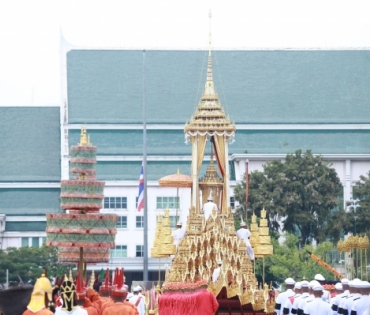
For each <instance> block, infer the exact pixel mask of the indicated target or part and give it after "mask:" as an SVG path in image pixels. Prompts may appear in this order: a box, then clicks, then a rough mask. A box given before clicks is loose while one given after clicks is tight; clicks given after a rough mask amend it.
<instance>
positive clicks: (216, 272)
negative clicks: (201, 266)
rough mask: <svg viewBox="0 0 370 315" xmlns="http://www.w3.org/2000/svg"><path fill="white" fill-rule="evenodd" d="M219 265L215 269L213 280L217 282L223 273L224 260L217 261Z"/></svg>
mask: <svg viewBox="0 0 370 315" xmlns="http://www.w3.org/2000/svg"><path fill="white" fill-rule="evenodd" d="M217 265H218V267H217V268H215V269H214V270H213V274H212V281H213V282H216V281H217V279H218V277H219V276H220V273H221V265H222V260H219V261H218V262H217Z"/></svg>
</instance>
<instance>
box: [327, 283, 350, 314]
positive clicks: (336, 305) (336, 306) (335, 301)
mask: <svg viewBox="0 0 370 315" xmlns="http://www.w3.org/2000/svg"><path fill="white" fill-rule="evenodd" d="M340 284H341V285H342V293H340V294H339V291H338V290H337V295H336V296H335V297H334V298H333V299H331V301H332V304H331V309H332V310H333V315H338V310H339V305H340V302H341V300H342V299H343V298H346V297H347V296H348V294H349V291H348V279H347V278H343V279H341V280H340Z"/></svg>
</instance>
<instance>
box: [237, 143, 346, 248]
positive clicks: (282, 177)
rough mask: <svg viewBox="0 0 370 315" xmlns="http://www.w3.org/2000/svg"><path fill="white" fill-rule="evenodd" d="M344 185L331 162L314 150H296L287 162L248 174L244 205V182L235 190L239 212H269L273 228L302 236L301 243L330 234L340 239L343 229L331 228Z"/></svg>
mask: <svg viewBox="0 0 370 315" xmlns="http://www.w3.org/2000/svg"><path fill="white" fill-rule="evenodd" d="M341 189H342V185H341V183H340V180H339V178H338V175H337V173H336V172H335V170H334V169H333V168H331V165H330V164H328V163H326V162H325V161H323V159H322V157H321V156H313V155H312V153H311V151H309V150H308V151H306V153H304V154H302V152H301V150H297V151H296V152H295V153H294V154H288V155H287V156H286V158H285V161H281V160H273V161H269V162H267V163H266V164H265V165H264V170H263V172H259V171H254V172H251V174H250V176H249V200H248V204H247V205H246V204H245V181H243V182H242V183H240V184H238V185H237V186H236V188H235V190H234V196H235V200H237V201H238V202H239V203H240V204H241V205H242V206H243V207H242V208H241V209H239V210H238V211H239V212H240V213H237V214H236V215H239V214H242V215H243V216H244V215H246V213H245V209H248V216H250V214H251V213H252V212H254V213H256V215H258V216H259V215H260V211H261V209H262V208H265V210H266V211H267V213H268V217H269V225H270V228H271V229H272V230H274V231H276V232H279V231H280V230H281V229H282V230H283V231H286V232H289V233H293V234H298V235H300V243H301V246H303V245H304V244H308V243H309V242H310V241H311V239H312V238H315V239H316V240H317V241H318V242H323V241H325V240H326V239H327V238H328V237H331V238H332V239H333V240H336V241H337V240H339V237H338V235H339V234H340V228H339V230H338V229H334V227H333V226H330V228H329V222H331V219H333V218H332V209H333V208H335V207H336V206H337V205H338V199H337V196H338V195H339V193H340V191H341ZM328 231H330V232H331V233H332V234H328Z"/></svg>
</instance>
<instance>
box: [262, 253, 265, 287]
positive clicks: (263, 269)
mask: <svg viewBox="0 0 370 315" xmlns="http://www.w3.org/2000/svg"><path fill="white" fill-rule="evenodd" d="M262 283H263V284H264V283H265V256H263V257H262Z"/></svg>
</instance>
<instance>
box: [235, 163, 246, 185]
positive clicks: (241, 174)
mask: <svg viewBox="0 0 370 315" xmlns="http://www.w3.org/2000/svg"><path fill="white" fill-rule="evenodd" d="M246 162H248V160H246V159H241V160H240V162H239V174H240V175H239V177H236V180H240V181H241V180H243V178H244V175H245V163H246Z"/></svg>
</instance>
